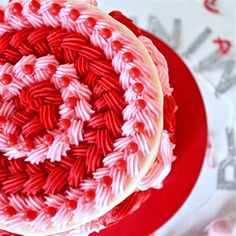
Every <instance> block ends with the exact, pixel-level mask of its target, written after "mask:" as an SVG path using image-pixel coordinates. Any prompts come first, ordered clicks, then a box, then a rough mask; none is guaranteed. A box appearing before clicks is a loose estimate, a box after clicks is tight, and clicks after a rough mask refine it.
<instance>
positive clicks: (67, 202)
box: [0, 0, 175, 235]
mask: <svg viewBox="0 0 236 236" xmlns="http://www.w3.org/2000/svg"><path fill="white" fill-rule="evenodd" d="M95 5H96V3H95V2H94V1H90V3H85V2H83V1H77V2H75V1H72V0H54V1H49V0H42V1H39V0H32V1H30V0H14V1H10V2H9V3H8V4H7V6H5V7H1V8H0V228H2V229H3V230H7V231H9V232H14V233H18V234H25V235H52V234H58V233H63V232H66V233H65V235H80V234H89V233H90V232H92V231H99V230H100V229H102V228H104V227H105V226H107V225H109V224H111V223H114V222H115V221H117V220H119V219H120V218H122V217H123V216H125V215H127V214H130V213H131V212H132V211H134V210H135V209H136V208H135V207H134V206H135V205H136V206H138V205H139V203H141V202H142V201H143V200H145V199H146V198H147V195H146V194H145V193H146V192H142V191H146V190H148V189H149V188H153V187H155V188H160V186H161V183H162V181H163V180H164V178H165V177H166V176H167V175H168V173H169V172H170V170H171V163H172V161H173V160H174V156H173V149H174V145H173V144H172V143H171V141H170V138H171V140H172V141H173V140H174V139H173V136H174V130H175V119H174V111H175V103H174V100H173V98H172V97H171V92H172V88H171V87H170V85H169V78H168V68H167V62H166V61H165V58H164V57H163V56H162V55H161V53H160V52H159V51H158V50H157V49H156V48H155V46H154V45H153V44H152V42H151V40H149V39H148V38H146V37H144V36H141V35H140V36H138V37H137V36H135V35H134V34H133V33H132V31H131V30H134V31H138V28H137V27H135V25H134V24H133V23H132V22H131V21H130V20H129V19H128V18H125V17H124V16H122V14H121V13H119V12H115V13H113V14H111V16H113V17H114V18H116V19H117V20H119V21H121V22H122V19H123V22H122V23H123V24H121V23H120V22H118V21H117V20H115V19H114V18H112V17H111V16H109V15H107V14H105V13H103V12H102V11H100V10H99V9H98V8H96V7H95ZM122 17H123V18H122ZM124 24H127V25H128V27H129V25H130V27H129V28H131V30H129V29H128V28H127V27H126V26H125V25H124ZM164 98H165V109H164ZM166 104H167V105H166ZM164 113H166V114H167V115H166V117H165V116H164V115H165V114H164ZM164 118H165V127H164V128H166V130H164V128H163V125H164ZM168 131H169V132H170V137H169V134H168ZM112 217H113V218H112ZM74 229H75V230H74ZM68 230H72V231H70V232H68Z"/></svg>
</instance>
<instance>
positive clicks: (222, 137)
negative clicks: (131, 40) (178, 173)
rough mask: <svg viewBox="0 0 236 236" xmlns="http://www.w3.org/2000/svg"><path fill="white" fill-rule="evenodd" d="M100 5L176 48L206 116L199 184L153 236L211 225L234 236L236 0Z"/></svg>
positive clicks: (191, 232) (123, 0)
mask: <svg viewBox="0 0 236 236" xmlns="http://www.w3.org/2000/svg"><path fill="white" fill-rule="evenodd" d="M98 5H99V7H100V8H101V9H103V10H105V11H106V12H110V11H111V10H120V11H122V13H124V14H125V15H127V16H129V17H131V18H132V19H133V20H134V21H135V22H136V23H137V24H138V25H139V26H140V27H142V28H143V29H146V30H148V31H150V32H152V33H153V34H155V35H156V36H157V37H159V38H161V39H162V40H163V41H165V42H166V43H167V44H168V45H169V46H170V47H172V48H173V49H174V50H175V51H176V52H177V53H178V54H179V55H180V57H181V58H182V59H183V60H184V62H185V63H186V64H187V65H188V67H189V68H190V70H191V72H192V73H193V75H194V78H195V80H196V82H197V84H198V85H199V88H200V90H201V93H202V96H203V99H204V103H205V108H206V111H207V118H208V132H209V138H208V150H207V154H206V157H205V162H204V166H203V169H202V171H201V174H200V177H199V179H198V182H197V184H196V185H195V187H194V189H193V191H192V193H191V195H190V196H189V197H188V199H187V201H186V202H185V204H184V205H183V206H182V207H181V209H179V211H178V212H177V213H176V214H175V215H174V216H173V217H172V218H171V219H170V221H169V222H167V223H166V224H165V225H164V226H163V227H161V228H160V229H159V230H158V231H157V232H156V233H155V235H158V236H165V235H166V236H167V235H168V236H169V235H172V236H175V235H181V236H185V235H186V236H198V235H203V233H204V229H205V230H206V227H207V226H209V225H210V229H209V230H208V234H209V235H212V236H213V235H216V232H215V230H218V229H219V228H221V229H222V230H223V231H222V232H224V230H225V233H221V234H219V235H222V236H225V235H228V234H226V231H227V229H226V228H227V227H228V226H229V224H231V225H233V228H234V231H233V232H232V233H231V235H236V1H235V0H145V1H144V0H112V1H110V0H98ZM186 219H187V220H186ZM220 219H221V221H220ZM222 220H223V221H222ZM212 222H213V223H212ZM222 222H223V223H222ZM216 226H218V228H217V227H216ZM229 235H230V234H229Z"/></svg>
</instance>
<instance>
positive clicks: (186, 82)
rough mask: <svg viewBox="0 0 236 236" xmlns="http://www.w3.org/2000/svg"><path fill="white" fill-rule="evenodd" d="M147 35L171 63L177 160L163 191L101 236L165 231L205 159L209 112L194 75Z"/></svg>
mask: <svg viewBox="0 0 236 236" xmlns="http://www.w3.org/2000/svg"><path fill="white" fill-rule="evenodd" d="M143 33H144V35H145V36H147V37H149V38H150V39H152V41H153V43H154V44H155V45H156V46H157V47H158V49H159V50H160V51H161V52H162V53H163V55H164V56H165V57H166V59H167V61H168V65H169V72H170V81H171V85H172V87H173V88H174V97H175V100H176V103H177V105H178V111H177V114H176V119H177V130H176V149H175V154H176V156H177V160H176V161H175V162H174V164H173V169H172V172H171V174H170V175H169V176H168V178H167V179H166V180H165V182H164V188H163V189H161V190H153V192H152V194H151V197H150V198H149V199H148V200H147V201H146V202H145V203H144V204H143V205H142V206H141V207H140V208H139V209H138V210H137V211H136V212H135V213H133V214H132V215H130V216H127V217H125V218H124V219H122V220H121V221H120V222H119V223H117V224H115V225H113V226H111V227H110V228H108V229H105V230H103V231H102V232H101V233H99V234H98V235H99V236H111V235H114V236H117V235H119V236H128V235H132V236H147V235H148V234H151V233H152V232H154V231H155V230H157V229H158V228H159V227H161V226H162V225H163V224H164V223H166V222H167V221H168V220H169V219H170V218H171V217H172V216H173V215H174V214H175V213H176V212H177V211H178V210H179V209H180V207H181V206H182V205H183V203H184V202H185V201H186V199H187V197H188V196H189V194H190V192H191V191H192V189H193V187H194V185H195V183H196V181H197V179H198V176H199V173H200V170H201V167H202V164H203V160H204V156H205V151H206V145H207V121H206V112H205V108H204V103H203V100H202V97H201V94H200V91H199V89H198V86H197V84H196V82H195V80H194V77H193V75H192V74H191V72H190V71H189V69H188V68H187V66H186V65H185V64H184V62H183V61H182V60H181V58H180V57H179V56H178V55H177V54H176V53H175V52H174V51H173V50H172V49H170V48H169V47H168V46H167V45H166V44H165V43H163V42H162V41H160V40H159V39H157V38H156V37H154V36H153V35H151V34H150V33H147V32H143ZM94 235H96V234H94Z"/></svg>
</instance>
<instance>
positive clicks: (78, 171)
mask: <svg viewBox="0 0 236 236" xmlns="http://www.w3.org/2000/svg"><path fill="white" fill-rule="evenodd" d="M54 8H55V9H54ZM56 8H57V7H53V9H52V10H54V11H55V10H57V9H56ZM110 15H111V16H112V17H113V18H115V19H116V20H118V21H120V22H121V23H122V24H124V25H126V26H127V27H128V28H129V29H130V30H132V31H133V32H134V33H135V34H136V36H140V35H141V31H140V29H139V28H138V27H137V26H136V25H135V24H134V23H133V21H132V20H131V19H129V18H127V17H126V16H124V15H123V14H122V13H121V12H119V11H113V12H111V13H110ZM88 24H89V25H91V27H92V25H93V24H94V22H93V19H92V18H91V19H90V21H89V22H88ZM35 31H37V30H35ZM38 31H40V32H45V37H47V36H48V35H47V34H48V31H47V29H38ZM59 31H60V30H59ZM40 32H38V33H40ZM25 33H26V34H27V32H25ZM36 33H37V32H35V34H36ZM58 33H59V32H58ZM20 34H21V33H20V32H18V33H16V34H15V37H13V38H12V40H11V41H12V42H14V40H15V41H16V37H18V40H20V38H19V37H20ZM63 36H64V37H65V36H66V32H64V34H63V32H61V34H60V37H59V38H53V40H55V41H54V43H55V42H56V41H60V38H61V37H63ZM9 37H11V36H10V35H8V38H9ZM68 37H69V36H68ZM48 38H49V39H50V37H48ZM104 38H109V32H108V31H107V30H105V31H104ZM29 39H30V37H29ZM21 40H22V39H21ZM67 41H68V40H67ZM42 43H43V41H42ZM60 43H61V42H60ZM78 43H79V45H78V46H79V47H81V43H82V42H78ZM67 44H68V43H67ZM35 46H36V48H35V49H33V48H27V50H39V51H38V53H39V54H41V53H43V54H45V53H46V51H45V50H47V47H46V45H45V44H44V46H45V48H44V47H43V45H42V46H40V45H39V44H37V45H35ZM39 46H40V47H39ZM65 46H67V49H68V50H70V45H69V44H68V45H65ZM71 46H73V48H74V46H75V45H71ZM114 47H116V48H117V50H119V49H120V48H121V47H122V45H119V42H117V43H116V45H114ZM0 49H1V44H0ZM71 49H72V48H71ZM21 50H22V52H24V48H22V49H21ZM25 53H26V52H25ZM54 55H55V56H56V57H57V58H58V59H59V60H60V59H61V60H62V58H61V52H60V51H57V50H55V51H54ZM80 55H81V57H80V58H79V59H78V60H77V63H76V66H77V68H76V69H77V73H78V75H80V76H84V75H85V74H86V71H87V70H88V69H89V65H88V59H93V60H97V59H98V58H100V57H101V56H103V54H102V52H100V50H99V49H97V48H96V49H95V48H94V46H92V45H89V46H88V47H86V46H84V47H82V50H80ZM20 56H21V55H18V54H17V53H16V54H15V56H14V57H13V58H7V59H8V60H9V61H13V62H15V61H17V60H19V57H20ZM71 56H72V57H73V54H68V57H66V54H65V60H66V61H68V62H69V61H70V57H71ZM72 59H73V58H72ZM126 59H127V60H131V59H132V58H131V55H126ZM63 60H64V59H63ZM82 61H83V63H82ZM95 64H96V65H97V66H96V65H95ZM103 65H104V63H102V64H101V63H99V61H94V66H93V67H92V69H93V70H95V71H94V72H95V73H97V74H99V71H100V72H101V71H102V70H103V69H104V68H106V70H108V68H107V64H106V66H105V67H104V68H103ZM90 67H91V64H90ZM48 69H49V70H50V71H51V73H52V74H53V73H54V72H55V70H54V68H53V65H49V68H48ZM109 69H110V68H109ZM111 69H112V67H111ZM27 71H28V70H27ZM107 72H108V71H107ZM132 73H133V74H134V76H135V75H136V74H137V73H138V72H137V71H134V72H132ZM95 77H96V78H95ZM111 79H112V77H111ZM95 81H97V75H96V76H95V74H94V73H93V72H91V73H88V75H87V76H86V78H85V80H84V82H85V83H87V84H88V85H89V86H91V87H92V88H94V91H95V90H97V89H96V83H95ZM62 82H63V83H64V84H65V86H68V83H69V80H68V79H66V80H64V79H63V81H62ZM113 82H116V81H115V80H114V81H113ZM98 91H100V90H98ZM107 102H108V103H109V101H107ZM108 105H109V104H108ZM111 105H112V106H113V105H114V104H111ZM94 106H95V110H96V109H101V106H102V104H101V102H100V101H99V99H98V100H97V101H96V102H95V103H94ZM175 109H176V105H175V101H174V98H173V97H172V96H165V98H164V129H165V130H167V131H168V132H169V133H170V137H171V141H172V142H173V141H174V133H175V126H176V122H175V115H174V113H175ZM98 115H99V114H96V115H94V117H93V118H92V119H91V120H90V123H91V126H92V127H93V129H94V128H96V126H97V125H98V124H97V123H96V120H98ZM108 115H109V114H108V113H107V116H108ZM113 115H114V114H113ZM96 117H97V118H96ZM55 119H56V117H55ZM22 122H23V121H22ZM117 122H118V121H117ZM120 123H122V122H120ZM43 124H44V125H45V126H46V125H50V124H49V123H48V122H47V120H45V121H44V122H43ZM107 125H108V129H109V126H110V125H111V124H107ZM140 125H141V124H140ZM140 125H139V126H140ZM120 127H121V124H120ZM139 128H140V127H139ZM42 129H43V128H42ZM26 134H27V135H28V133H26ZM119 134H120V130H117V131H115V133H113V135H114V136H117V135H119ZM29 135H30V134H29ZM103 135H105V137H107V138H108V136H107V135H108V134H107V133H106V134H103ZM96 137H97V141H98V143H97V146H98V147H103V145H102V144H101V143H100V144H99V140H102V139H100V136H99V135H97V136H96ZM93 139H94V131H93V130H87V131H86V130H85V140H86V141H87V142H88V143H90V142H91V141H92V140H93ZM45 142H49V143H50V142H51V137H45ZM93 148H94V146H93V145H90V146H89V147H87V146H86V145H83V144H82V145H80V146H78V147H72V151H71V155H76V156H77V155H78V154H79V155H83V154H84V153H86V152H87V159H86V163H84V161H83V160H82V159H81V158H79V159H77V160H76V163H74V167H72V168H71V170H70V173H68V172H67V168H66V158H70V157H69V156H68V157H65V159H64V160H63V161H62V164H61V165H62V166H58V167H56V166H55V163H50V162H47V161H46V162H45V163H44V168H45V169H46V170H47V172H48V173H49V175H48V177H47V179H46V178H45V176H44V174H43V173H41V174H40V173H38V174H37V171H39V170H36V169H38V168H40V166H39V167H36V169H33V166H31V165H30V164H27V168H28V170H27V171H28V173H29V174H30V173H31V174H32V173H34V175H33V176H32V177H31V178H30V179H29V180H28V182H26V179H25V177H26V176H25V174H24V173H19V176H17V179H18V182H17V184H15V185H14V186H15V190H14V191H18V190H19V189H23V186H26V184H25V183H27V187H25V190H24V191H26V192H31V193H36V192H37V191H38V189H41V188H42V187H44V189H45V190H46V192H48V193H50V192H51V193H54V192H55V191H57V192H58V191H61V190H62V189H63V188H64V186H65V185H66V184H67V182H68V178H69V179H70V180H69V185H72V186H77V185H78V184H79V183H80V181H81V180H82V179H83V178H84V175H85V173H84V170H85V169H87V173H90V172H92V171H93V170H94V169H95V168H96V167H97V166H98V165H100V164H99V163H100V160H101V157H99V155H98V153H97V154H96V155H94V151H95V150H92V149H93ZM132 150H133V148H132ZM103 151H105V153H106V152H107V151H108V150H103ZM90 154H91V155H90ZM70 161H71V160H70ZM3 162H8V160H6V159H5V158H4V160H3V159H2V158H0V164H1V163H2V164H1V165H6V164H7V165H9V164H8V163H5V164H4V163H3ZM77 162H78V163H77ZM13 164H14V165H13ZM11 165H12V168H13V170H15V171H14V173H17V171H19V170H20V169H25V163H24V162H21V161H19V160H13V161H11ZM73 168H74V169H73ZM35 171H36V172H35ZM40 172H41V171H40ZM73 173H74V174H73ZM35 174H36V175H35ZM20 175H21V176H20ZM58 176H59V177H58ZM71 176H73V177H71ZM2 177H3V176H2ZM5 177H6V178H4V180H5V182H6V181H12V182H13V181H14V180H13V179H11V178H12V177H8V174H7V175H6V176H5ZM35 178H37V180H38V179H39V178H41V179H42V181H41V183H42V184H41V186H38V185H37V186H35V187H34V185H33V183H34V179H35ZM57 178H58V181H55V179H57ZM63 179H64V182H62V181H61V180H63ZM2 181H3V179H2ZM19 181H21V182H19ZM52 181H53V183H55V184H54V185H52V184H51V183H52ZM37 182H38V181H37ZM57 182H58V183H59V185H58V184H56V183H57ZM110 182H111V180H108V179H106V180H105V179H104V184H110ZM9 191H10V192H14V191H13V190H12V189H11V190H9ZM150 191H151V190H147V191H144V192H142V191H137V192H135V193H133V194H132V195H131V196H129V197H128V198H127V199H125V200H124V201H123V202H122V203H120V204H119V205H117V206H116V207H115V208H113V209H112V210H111V211H109V212H108V213H107V214H105V215H104V216H102V217H101V218H100V219H101V220H102V222H103V223H104V225H105V226H109V225H111V224H114V223H117V222H118V221H119V220H120V219H122V218H124V217H125V216H127V215H129V214H131V213H133V212H134V211H135V210H136V209H137V208H139V206H140V205H141V204H142V203H143V202H144V201H146V200H147V199H148V197H149V196H150ZM93 197H94V193H93V192H87V193H86V194H85V201H89V200H91V199H92V198H93ZM68 204H69V206H70V207H74V206H73V203H72V202H69V203H68ZM54 211H55V210H54V209H50V210H48V214H52V215H53V214H54V213H55V212H54ZM27 213H28V214H27V215H28V216H29V220H31V219H32V218H33V217H34V212H27ZM0 235H1V236H17V235H16V234H12V233H7V232H5V231H1V230H0Z"/></svg>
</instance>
